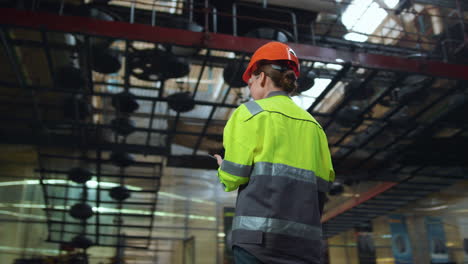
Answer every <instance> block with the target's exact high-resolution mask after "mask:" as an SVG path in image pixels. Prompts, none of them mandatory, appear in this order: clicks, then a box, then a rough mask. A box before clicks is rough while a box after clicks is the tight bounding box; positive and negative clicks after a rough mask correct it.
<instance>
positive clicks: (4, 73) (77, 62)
mask: <svg viewBox="0 0 468 264" xmlns="http://www.w3.org/2000/svg"><path fill="white" fill-rule="evenodd" d="M311 2H312V3H311ZM316 2H318V3H316ZM0 5H2V8H1V9H0V27H1V31H0V37H1V38H0V40H1V49H0V64H1V65H2V67H1V68H0V89H1V91H2V92H1V97H0V98H1V104H0V107H1V109H2V110H1V111H0V117H1V118H2V121H3V122H2V124H3V125H2V127H1V132H0V134H1V137H0V140H1V143H2V144H10V145H12V144H14V145H29V146H34V152H35V153H36V154H37V165H36V168H35V171H36V173H37V174H38V177H39V179H40V184H41V186H42V191H43V193H44V202H45V205H44V208H45V209H46V212H47V214H46V215H47V224H48V228H49V237H48V240H49V241H52V242H57V243H65V242H66V243H69V242H72V243H74V245H79V246H81V247H87V246H89V245H91V244H94V245H102V246H112V247H116V246H122V247H125V248H126V249H128V250H131V249H132V248H137V249H138V248H152V249H161V250H162V249H163V248H164V246H165V244H164V241H165V240H164V239H166V240H168V241H172V240H178V239H186V237H184V236H183V235H184V234H181V235H180V236H171V233H167V234H164V233H162V235H161V234H160V233H157V232H156V233H157V234H159V238H158V237H155V236H154V231H153V230H155V228H157V226H156V227H155V222H157V223H158V224H159V225H161V224H164V223H170V221H171V220H164V219H165V218H164V217H166V216H168V214H170V213H168V212H169V211H170V212H171V213H172V214H173V215H171V217H178V216H181V217H182V219H184V217H185V220H184V221H185V222H184V221H182V222H181V223H180V224H181V226H183V225H184V224H185V227H186V224H187V221H188V219H189V218H190V219H195V220H199V221H204V220H206V219H205V218H203V216H202V215H201V214H199V215H195V214H191V213H190V212H191V211H190V210H189V209H187V208H186V207H187V201H192V203H195V204H196V205H197V206H199V207H200V208H203V206H205V204H204V203H210V200H211V201H213V198H214V197H217V198H218V202H217V203H216V201H215V203H212V202H211V203H212V204H210V206H212V205H213V204H216V208H217V209H219V208H221V207H222V206H226V205H230V204H231V203H232V199H233V195H230V194H220V193H219V192H218V191H214V190H215V189H216V188H219V186H217V185H216V184H213V183H215V182H216V180H215V179H214V178H215V171H214V170H215V169H216V168H217V165H216V163H215V162H214V160H212V159H211V158H210V157H209V156H208V154H215V153H222V151H223V150H222V132H223V127H224V125H225V123H226V120H227V119H228V117H229V115H230V113H231V112H232V110H233V109H235V108H236V107H237V106H238V105H239V104H241V103H243V102H246V101H248V100H250V97H249V93H248V88H246V86H245V84H244V83H243V82H242V81H241V78H240V75H241V74H242V72H243V69H244V68H245V67H246V62H247V61H248V59H249V56H250V55H251V54H252V53H253V51H254V50H255V49H256V48H257V47H259V46H260V45H261V44H263V43H266V42H267V41H269V40H272V39H273V40H278V41H284V42H288V43H289V44H290V45H291V46H292V47H293V49H294V50H295V51H296V53H297V54H298V56H299V58H300V59H301V63H302V65H301V75H302V77H301V78H300V79H299V86H300V89H301V91H302V93H301V94H300V95H299V96H296V97H294V98H293V100H295V102H296V103H297V104H299V105H300V106H301V107H303V108H304V109H306V110H307V111H309V112H310V113H311V114H312V115H314V116H315V117H316V119H317V120H318V121H319V122H320V123H321V124H322V126H323V128H324V129H325V130H326V133H327V136H328V140H329V144H330V149H331V152H332V156H333V162H334V166H335V169H336V172H337V183H336V184H335V186H334V189H332V192H331V193H330V195H329V197H330V201H329V202H328V203H327V206H326V210H325V215H324V217H323V222H324V230H325V237H330V236H332V235H335V234H338V233H339V232H342V231H345V230H347V229H349V228H352V227H354V226H356V225H359V224H362V223H366V222H368V221H369V220H371V219H373V218H375V217H377V216H379V215H383V214H386V213H388V212H389V211H391V210H394V209H397V208H400V207H402V206H404V205H406V204H407V203H409V202H410V201H414V200H417V199H420V198H422V197H425V196H427V195H429V194H431V193H433V192H436V191H438V190H440V189H441V188H444V187H447V186H450V185H452V184H454V183H456V182H457V181H459V180H462V179H466V178H467V175H468V174H467V171H466V164H467V156H466V155H463V151H464V149H466V147H468V138H467V137H468V132H467V131H466V129H467V124H466V121H465V119H466V117H465V115H466V113H467V107H468V100H467V99H468V97H467V96H468V94H467V88H468V86H467V81H468V74H467V73H468V66H467V65H466V64H467V62H468V61H467V60H466V58H468V56H466V55H467V53H468V46H467V42H466V40H467V39H468V37H467V36H468V31H467V13H466V12H467V11H465V10H468V9H467V7H466V3H464V2H462V1H461V0H458V1H457V0H455V1H442V0H439V1H436V0H415V1H406V0H400V1H393V0H375V1H373V0H364V1H357V0H340V1H339V0H337V1H334V0H326V1H307V0H297V1H288V4H283V1H254V0H251V1H149V0H146V1H143V0H139V1H131V0H129V1H37V2H36V1H32V2H29V1H0ZM366 19H367V20H366ZM370 21H372V23H371V22H370ZM167 186H171V187H170V189H171V190H172V192H171V193H169V192H166V191H164V188H165V187H167ZM356 186H361V187H362V186H365V188H364V189H365V190H364V191H360V192H354V193H353V195H352V196H351V197H350V196H349V195H344V194H349V193H350V192H353V190H355V187H356ZM360 189H361V190H362V189H363V188H360ZM207 190H209V191H210V194H209V195H207V194H206V193H207ZM171 195H172V197H178V198H177V199H179V198H180V199H179V201H180V203H178V202H176V203H167V204H166V203H165V199H164V198H165V197H169V196H171ZM213 195H214V196H213ZM200 197H203V199H199V198H200ZM197 199H198V200H197ZM194 201H195V202H194ZM195 207H196V206H194V208H195ZM197 208H198V207H197ZM200 208H198V209H196V210H198V211H199V212H200V211H203V209H200ZM166 211H167V212H166ZM197 217H198V218H197ZM156 220H157V221H156ZM208 221H214V220H213V219H211V218H209V219H208ZM200 228H202V227H200ZM217 228H219V225H218V224H215V227H214V230H218V229H217ZM182 229H183V228H182ZM186 229H187V228H185V231H187V230H186ZM183 230H184V229H183ZM129 234H131V235H129ZM185 234H186V233H185ZM157 239H160V240H161V241H163V242H161V244H158V245H159V247H158V246H155V245H154V244H152V241H154V240H157Z"/></svg>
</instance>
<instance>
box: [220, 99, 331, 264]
mask: <svg viewBox="0 0 468 264" xmlns="http://www.w3.org/2000/svg"><path fill="white" fill-rule="evenodd" d="M223 144H224V148H225V156H224V161H223V163H222V164H221V166H220V168H219V169H218V176H219V179H220V181H221V183H222V184H223V185H224V188H225V191H233V190H236V189H237V188H239V195H238V198H237V204H236V214H235V217H234V220H233V227H232V240H233V241H232V242H233V245H234V246H240V247H242V248H244V249H246V250H247V251H249V252H250V253H252V254H254V255H255V256H256V257H257V258H259V259H260V260H262V261H263V262H265V263H296V264H297V263H319V258H320V248H321V225H320V213H319V208H318V199H317V192H318V191H322V192H326V191H328V189H329V186H330V185H331V183H332V182H333V180H334V178H335V173H334V170H333V166H332V162H331V157H330V151H329V148H328V143H327V139H326V136H325V133H324V131H323V129H322V127H321V126H320V125H319V124H318V123H317V121H316V120H315V119H314V118H313V117H312V116H311V115H310V114H309V113H308V112H307V111H305V110H303V109H301V108H300V107H298V106H297V105H296V104H295V103H294V102H293V101H292V100H291V98H289V97H288V96H287V94H286V93H285V92H272V93H270V94H269V95H268V97H267V98H264V99H261V100H257V101H250V102H248V103H245V104H243V105H241V106H239V107H238V108H237V109H236V110H235V111H234V113H233V114H232V116H231V118H230V119H229V121H228V123H227V124H226V127H225V128H224V138H223ZM286 256H287V257H286Z"/></svg>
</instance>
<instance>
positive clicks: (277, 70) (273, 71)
mask: <svg viewBox="0 0 468 264" xmlns="http://www.w3.org/2000/svg"><path fill="white" fill-rule="evenodd" d="M261 72H264V73H265V75H266V76H268V77H270V78H271V80H272V81H273V83H274V84H275V86H276V87H278V88H281V89H282V90H283V91H285V92H287V93H288V94H290V95H295V94H297V77H296V74H295V73H294V71H293V70H291V69H289V68H288V67H287V64H286V62H283V61H260V62H259V63H258V64H257V69H256V70H255V71H254V72H253V73H252V74H253V75H259V74H260V73H261Z"/></svg>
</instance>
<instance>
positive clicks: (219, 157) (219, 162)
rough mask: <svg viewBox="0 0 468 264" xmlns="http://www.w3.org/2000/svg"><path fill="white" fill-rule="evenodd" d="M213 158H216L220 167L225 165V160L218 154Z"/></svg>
mask: <svg viewBox="0 0 468 264" xmlns="http://www.w3.org/2000/svg"><path fill="white" fill-rule="evenodd" d="M213 156H214V157H215V158H216V161H217V162H218V165H219V166H221V163H223V158H222V157H221V156H220V155H218V154H214V155H213Z"/></svg>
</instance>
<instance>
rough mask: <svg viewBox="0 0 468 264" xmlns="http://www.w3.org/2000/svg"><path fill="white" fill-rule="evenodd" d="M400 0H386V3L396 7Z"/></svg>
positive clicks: (390, 6)
mask: <svg viewBox="0 0 468 264" xmlns="http://www.w3.org/2000/svg"><path fill="white" fill-rule="evenodd" d="M398 2H400V0H384V3H385V4H386V5H387V6H388V7H389V8H394V7H395V6H396V5H397V4H398Z"/></svg>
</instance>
